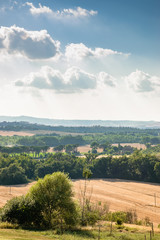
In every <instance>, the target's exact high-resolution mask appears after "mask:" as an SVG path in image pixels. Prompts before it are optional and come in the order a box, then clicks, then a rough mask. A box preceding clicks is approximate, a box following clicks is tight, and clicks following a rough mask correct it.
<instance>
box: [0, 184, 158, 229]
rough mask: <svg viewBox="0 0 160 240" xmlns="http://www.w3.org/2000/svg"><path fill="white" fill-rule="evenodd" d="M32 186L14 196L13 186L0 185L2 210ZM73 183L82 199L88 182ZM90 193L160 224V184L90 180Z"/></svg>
mask: <svg viewBox="0 0 160 240" xmlns="http://www.w3.org/2000/svg"><path fill="white" fill-rule="evenodd" d="M32 184H33V183H32ZM32 184H28V185H20V186H14V187H11V193H10V187H4V186H0V207H2V206H3V205H4V204H5V203H6V201H7V200H8V199H11V198H12V197H14V196H20V195H22V194H25V193H26V192H27V191H28V189H29V188H30V186H31V185H32ZM73 184H74V191H75V194H76V198H79V195H80V194H79V193H80V191H81V189H83V186H84V181H83V180H75V181H73ZM87 192H88V196H90V195H91V200H92V201H94V202H98V201H101V202H102V203H108V204H109V209H110V210H111V211H127V210H130V209H134V210H136V212H137V215H138V217H139V218H141V219H144V218H145V217H149V218H150V220H151V221H152V222H154V223H155V224H156V225H157V224H159V223H160V184H152V183H139V182H133V181H126V180H117V179H105V180H90V181H88V183H87ZM155 193H156V198H155ZM155 199H156V206H155Z"/></svg>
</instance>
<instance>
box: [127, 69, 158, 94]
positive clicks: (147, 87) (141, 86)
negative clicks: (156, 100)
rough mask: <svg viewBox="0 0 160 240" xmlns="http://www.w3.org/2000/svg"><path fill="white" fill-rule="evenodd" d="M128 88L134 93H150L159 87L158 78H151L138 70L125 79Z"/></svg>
mask: <svg viewBox="0 0 160 240" xmlns="http://www.w3.org/2000/svg"><path fill="white" fill-rule="evenodd" d="M125 80H126V81H127V83H128V85H129V87H130V88H132V89H133V90H134V91H136V92H152V91H155V90H157V88H159V87H160V78H158V77H156V76H151V75H149V74H148V73H145V72H143V71H140V70H136V71H135V72H132V73H131V74H130V75H128V76H127V77H125Z"/></svg>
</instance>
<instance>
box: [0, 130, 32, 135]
mask: <svg viewBox="0 0 160 240" xmlns="http://www.w3.org/2000/svg"><path fill="white" fill-rule="evenodd" d="M14 135H17V136H33V135H34V134H33V133H30V132H15V131H0V136H14Z"/></svg>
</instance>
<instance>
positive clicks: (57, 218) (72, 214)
mask: <svg viewBox="0 0 160 240" xmlns="http://www.w3.org/2000/svg"><path fill="white" fill-rule="evenodd" d="M29 196H30V197H31V198H32V199H33V200H34V201H35V202H38V203H39V205H40V209H41V212H42V214H43V218H44V220H45V222H46V223H47V225H48V226H49V227H56V226H57V225H60V226H61V227H62V226H72V225H74V224H76V223H77V216H78V214H77V208H76V204H75V202H74V201H73V198H72V197H73V192H72V184H71V181H70V180H69V178H68V175H67V174H64V173H62V172H56V173H53V174H52V175H46V176H45V178H44V179H39V180H38V182H37V183H36V184H35V185H34V186H33V187H32V188H31V189H30V192H29Z"/></svg>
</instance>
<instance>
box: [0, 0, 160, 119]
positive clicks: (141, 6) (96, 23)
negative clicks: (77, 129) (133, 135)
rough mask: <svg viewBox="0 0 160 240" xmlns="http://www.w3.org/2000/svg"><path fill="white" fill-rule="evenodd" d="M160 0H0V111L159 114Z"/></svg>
mask: <svg viewBox="0 0 160 240" xmlns="http://www.w3.org/2000/svg"><path fill="white" fill-rule="evenodd" d="M159 9H160V1H159V0H140V1H139V0H134V1H133V0H100V1H96V0H87V1H86V0H47V1H46V0H43V1H42V0H41V1H37V0H34V1H25V0H19V1H4V0H1V1H0V84H1V88H0V109H1V110H0V115H30V116H36V117H49V118H61V119H115V120H118V119H119V120H120V119H129V120H131V119H133V120H159V121H160V113H159V103H160V67H159V66H160V14H159Z"/></svg>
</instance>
